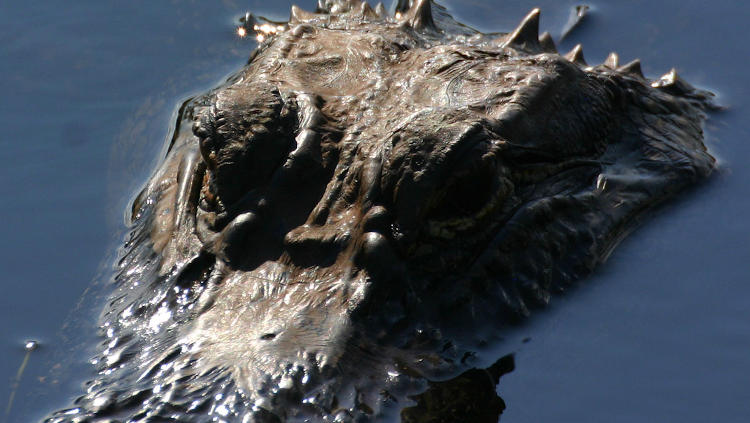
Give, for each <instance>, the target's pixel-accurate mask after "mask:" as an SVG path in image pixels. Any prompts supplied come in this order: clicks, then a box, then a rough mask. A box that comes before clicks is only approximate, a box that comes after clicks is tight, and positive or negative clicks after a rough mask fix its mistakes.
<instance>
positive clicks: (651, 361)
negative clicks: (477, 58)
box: [0, 0, 750, 422]
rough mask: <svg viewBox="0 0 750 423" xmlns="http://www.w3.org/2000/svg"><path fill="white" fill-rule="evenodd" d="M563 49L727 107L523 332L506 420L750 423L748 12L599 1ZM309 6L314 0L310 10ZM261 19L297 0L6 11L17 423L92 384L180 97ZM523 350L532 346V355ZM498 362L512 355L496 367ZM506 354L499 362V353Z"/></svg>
mask: <svg viewBox="0 0 750 423" xmlns="http://www.w3.org/2000/svg"><path fill="white" fill-rule="evenodd" d="M575 4H576V3H574V2H569V3H565V2H556V1H552V0H545V1H537V2H534V3H532V2H527V1H524V2H513V4H502V5H500V4H496V2H492V1H488V0H483V1H476V2H459V1H457V0H453V1H451V2H447V5H448V6H449V7H450V8H451V10H452V11H453V12H454V14H455V15H456V16H457V17H458V18H459V19H460V20H461V21H463V22H466V23H469V24H472V25H474V26H475V27H478V28H479V29H482V30H487V31H495V30H504V31H507V30H509V29H510V28H512V26H513V25H515V24H516V23H517V21H518V20H519V19H520V18H521V17H522V16H523V15H524V14H525V13H526V12H528V10H529V9H530V8H531V7H533V6H540V7H541V8H542V11H543V21H542V26H543V27H544V28H545V29H547V30H550V31H551V32H552V33H553V34H559V32H560V30H561V29H562V27H563V26H564V24H565V23H566V22H567V20H568V16H569V13H570V10H571V8H572V6H573V5H575ZM589 4H591V5H592V6H593V8H592V12H591V14H590V16H589V17H588V18H587V19H586V21H585V22H584V24H583V25H582V26H581V27H579V28H577V29H576V30H574V31H573V33H572V34H571V35H570V36H569V38H568V39H566V40H565V42H563V43H562V46H561V49H562V48H570V47H572V46H573V45H574V44H575V43H577V42H581V43H583V45H584V50H585V55H586V58H587V60H588V61H589V62H590V63H596V62H598V61H602V60H603V59H604V58H605V57H606V55H607V53H608V52H609V51H611V50H615V51H617V52H618V53H620V56H621V59H622V60H624V61H628V60H630V59H632V58H635V57H640V58H641V59H642V61H643V69H644V72H645V73H646V74H647V76H650V77H656V76H658V75H660V74H661V73H664V72H666V71H668V70H669V69H670V68H671V67H672V66H674V67H676V68H677V69H678V70H679V71H680V72H681V74H682V75H683V76H684V77H685V78H686V79H687V80H689V81H690V82H692V83H694V84H696V85H699V86H702V87H704V88H710V89H712V90H714V91H715V92H717V93H718V94H719V102H720V103H721V104H724V105H726V106H728V109H727V110H726V111H724V112H721V113H718V114H715V115H713V116H712V117H711V119H710V120H709V124H708V128H707V131H708V134H707V138H708V144H709V146H710V148H711V149H712V152H713V153H714V154H715V155H717V156H718V157H719V159H720V163H721V164H720V170H719V172H718V173H717V174H716V175H715V177H714V178H713V179H712V180H711V181H709V182H708V183H706V184H704V185H703V186H701V187H700V188H699V189H697V190H694V191H693V192H691V193H689V194H688V195H686V196H684V197H683V198H681V199H680V200H679V201H676V202H674V203H672V204H671V205H670V206H668V207H666V208H663V209H662V210H660V211H659V212H658V213H656V215H655V216H653V217H652V218H651V219H649V220H648V221H647V223H646V224H645V225H644V227H642V228H640V229H639V230H638V231H636V232H635V233H634V234H633V235H632V236H631V237H630V238H629V239H628V240H626V241H625V242H624V243H623V245H621V246H620V248H618V249H617V250H616V251H615V253H614V254H613V256H612V257H611V259H610V261H609V262H608V263H607V264H606V265H605V266H603V267H602V268H601V269H600V271H599V272H598V273H597V274H596V275H595V276H594V277H592V278H589V279H588V280H587V281H585V283H582V284H581V285H580V287H579V288H578V289H576V290H574V291H573V292H571V293H570V294H569V295H566V296H564V297H558V298H556V299H555V301H554V303H553V305H552V306H551V307H550V308H549V309H547V310H545V311H543V312H541V313H537V314H536V315H535V316H533V318H531V319H530V320H529V321H528V322H527V323H526V324H524V325H523V326H521V327H520V328H518V329H516V330H514V331H512V332H509V333H508V335H507V337H506V340H505V341H504V342H503V343H502V344H501V345H500V346H499V347H498V354H501V353H505V352H515V353H516V363H517V368H516V370H515V371H514V372H513V373H511V374H508V375H505V376H504V377H503V379H502V380H501V382H500V387H499V391H500V393H501V395H502V396H503V398H504V399H505V401H506V403H507V404H508V409H507V410H506V412H505V414H504V415H503V419H502V421H504V422H540V421H541V422H549V421H552V422H561V421H563V422H564V421H576V422H600V421H608V422H609V421H615V422H619V421H623V422H624V421H628V422H630V421H684V422H703V421H723V422H744V421H746V420H747V418H748V416H750V383H748V382H749V381H748V377H747V375H748V374H750V317H749V316H748V314H747V311H746V310H747V308H748V305H750V284H748V282H749V281H750V277H748V276H747V273H748V272H747V271H748V270H750V265H748V263H749V260H750V224H748V223H746V220H745V216H748V215H750V196H748V195H747V194H748V193H750V192H749V191H750V190H749V189H748V188H750V184H749V183H748V181H750V168H748V166H746V165H745V161H746V160H747V159H748V158H750V154H748V153H750V151H748V150H750V146H749V145H748V144H747V143H746V141H745V140H746V139H748V135H750V134H749V132H750V131H749V129H750V126H749V125H750V124H748V123H747V121H746V119H743V117H745V116H747V114H748V113H747V112H748V105H750V102H748V101H747V100H746V99H747V98H749V95H750V73H749V72H747V71H746V69H747V66H750V63H748V61H747V57H750V55H749V54H748V53H750V48H749V47H748V46H747V44H746V43H745V39H747V37H748V35H750V30H748V29H746V28H747V26H746V24H745V20H746V17H747V16H748V15H749V12H750V6H744V5H741V4H738V3H736V2H730V1H720V2H714V3H713V5H712V6H710V7H708V6H706V5H705V3H704V2H698V1H694V0H690V1H682V2H675V1H667V0H663V1H651V2H645V1H644V2H642V1H629V2H617V1H597V2H594V3H589ZM302 6H303V7H305V8H307V9H312V8H313V4H312V3H311V2H310V3H302ZM246 10H250V11H253V12H257V13H259V14H261V15H264V16H266V17H269V18H273V19H279V20H283V19H285V18H286V17H287V16H288V10H289V4H287V3H277V4H274V5H269V4H268V3H267V2H260V1H249V2H238V1H231V0H227V1H223V2H191V1H173V2H171V3H169V4H167V3H166V2H163V3H161V2H160V3H154V2H146V1H132V2H115V1H95V2H94V1H80V2H66V3H65V5H64V6H61V5H60V3H59V2H52V1H37V2H15V3H14V4H11V3H10V2H3V3H0V93H2V96H1V97H0V112H1V113H0V116H1V117H0V127H2V128H3V131H2V132H1V133H0V146H2V149H0V159H2V163H3V164H4V166H3V167H2V168H0V180H1V181H2V184H1V185H0V198H2V199H3V201H2V202H1V203H0V216H2V218H3V222H4V223H5V224H4V225H3V226H2V229H0V240H2V247H0V248H2V254H0V269H2V273H1V274H2V276H1V278H2V279H0V281H2V287H3V289H4V293H5V295H3V296H2V297H0V322H2V324H1V327H2V329H1V330H0V357H2V358H3V359H2V360H0V361H1V362H2V365H0V407H1V408H0V413H2V414H0V416H2V417H0V422H2V421H3V419H4V418H5V417H6V416H5V408H6V405H7V400H8V399H9V398H10V396H11V392H12V391H13V390H14V389H13V388H14V383H13V382H14V379H15V377H16V374H17V371H18V370H19V367H20V366H21V364H22V362H23V361H24V357H25V355H26V351H25V350H24V343H25V341H26V340H28V339H34V340H38V341H39V342H40V346H39V348H38V349H36V350H35V351H33V352H31V353H30V354H29V359H28V365H27V366H26V367H25V371H24V372H23V374H22V376H21V379H20V383H19V384H18V387H17V390H16V395H15V397H14V400H13V403H12V408H11V412H10V415H9V416H8V418H7V421H9V422H27V421H35V420H36V419H38V418H40V417H42V416H43V415H45V414H46V413H48V412H49V411H51V410H53V409H55V408H59V407H63V406H66V405H68V404H69V403H70V400H71V398H73V397H75V396H76V395H79V394H80V393H81V392H82V388H81V383H83V382H84V381H85V379H86V378H87V376H88V374H89V373H88V372H89V371H90V367H89V366H88V365H87V363H86V360H87V358H88V357H90V356H91V355H92V351H93V348H94V347H95V345H96V342H98V340H97V338H96V336H95V331H96V328H95V321H96V317H97V315H98V313H99V311H100V310H101V308H102V306H103V304H104V299H103V298H102V295H103V294H105V293H106V283H107V280H108V276H109V274H110V270H109V269H110V267H111V264H112V261H113V257H114V252H115V248H116V247H117V246H118V245H119V244H120V241H121V238H122V235H123V233H124V228H123V214H124V212H123V211H124V210H125V208H126V206H127V204H128V202H129V200H130V199H131V197H132V195H133V193H134V192H135V191H136V190H137V189H138V187H139V185H140V184H141V183H143V182H144V181H145V180H146V179H147V177H148V174H149V172H150V171H151V170H152V169H153V167H154V165H155V163H156V161H157V160H158V158H159V154H160V152H161V150H162V147H163V141H164V139H165V137H166V136H167V134H168V131H169V129H170V125H171V123H172V120H173V118H174V116H175V113H176V108H177V106H178V104H179V103H180V101H181V100H182V99H184V98H186V97H188V96H190V95H191V94H194V93H198V92H201V91H204V90H205V89H207V88H208V87H211V86H212V85H215V84H216V83H218V82H219V81H221V80H222V79H223V78H224V77H225V76H226V75H227V74H229V73H231V72H232V71H233V70H235V69H238V68H239V67H240V66H241V65H242V64H243V63H244V62H245V60H246V58H247V56H248V54H249V52H250V50H251V49H252V48H253V44H252V42H251V41H249V40H246V39H245V40H241V39H238V38H237V37H236V36H235V35H234V33H233V31H232V29H233V24H234V22H235V21H236V19H237V18H238V17H239V16H241V15H242V14H243V13H244V12H245V11H246ZM524 338H531V340H530V341H529V342H527V343H524V342H522V340H523V339H524ZM498 356H499V355H498ZM487 359H488V360H490V358H489V357H488V358H487Z"/></svg>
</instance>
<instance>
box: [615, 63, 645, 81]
mask: <svg viewBox="0 0 750 423" xmlns="http://www.w3.org/2000/svg"><path fill="white" fill-rule="evenodd" d="M617 70H618V71H620V72H622V73H626V74H628V75H630V76H633V77H636V78H643V79H645V78H646V77H645V76H643V71H642V70H641V61H640V60H638V59H635V60H633V61H632V62H630V63H628V64H625V65H622V66H620V67H619V68H617Z"/></svg>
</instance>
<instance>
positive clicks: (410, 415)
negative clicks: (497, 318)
mask: <svg viewBox="0 0 750 423" xmlns="http://www.w3.org/2000/svg"><path fill="white" fill-rule="evenodd" d="M514 369H515V361H514V359H513V354H508V355H506V356H503V357H501V358H500V359H499V360H497V361H496V362H495V363H494V364H493V365H491V366H490V367H487V368H486V369H479V368H473V369H469V370H467V371H465V372H463V373H461V374H460V375H458V376H456V377H454V378H453V379H450V380H445V381H440V382H429V388H427V390H426V391H425V392H423V393H421V394H418V395H414V396H412V397H411V398H412V399H413V400H414V401H416V402H417V405H415V406H412V407H407V408H405V409H403V410H402V411H401V421H402V423H448V422H462V421H463V422H476V423H496V422H497V421H498V420H499V419H500V415H501V414H502V413H503V410H505V401H503V399H502V398H500V396H499V395H497V384H498V382H500V377H501V376H503V375H504V374H507V373H510V372H512V371H513V370H514Z"/></svg>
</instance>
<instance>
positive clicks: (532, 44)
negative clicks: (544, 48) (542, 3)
mask: <svg viewBox="0 0 750 423" xmlns="http://www.w3.org/2000/svg"><path fill="white" fill-rule="evenodd" d="M539 14H540V12H539V8H535V9H533V10H532V11H531V12H529V14H528V15H526V17H525V18H523V20H522V21H521V23H520V24H519V25H518V27H517V28H516V29H515V30H513V32H511V33H510V34H508V35H507V38H506V40H505V42H504V43H503V44H504V46H508V45H510V46H513V47H521V48H524V49H527V50H540V49H541V45H540V44H539Z"/></svg>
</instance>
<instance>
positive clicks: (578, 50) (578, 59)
mask: <svg viewBox="0 0 750 423" xmlns="http://www.w3.org/2000/svg"><path fill="white" fill-rule="evenodd" d="M565 58H566V59H568V60H570V61H571V62H573V63H575V64H578V65H582V66H588V63H586V60H585V59H584V58H583V46H581V45H580V44H577V45H576V46H575V47H573V50H570V51H569V52H568V54H566V55H565Z"/></svg>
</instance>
